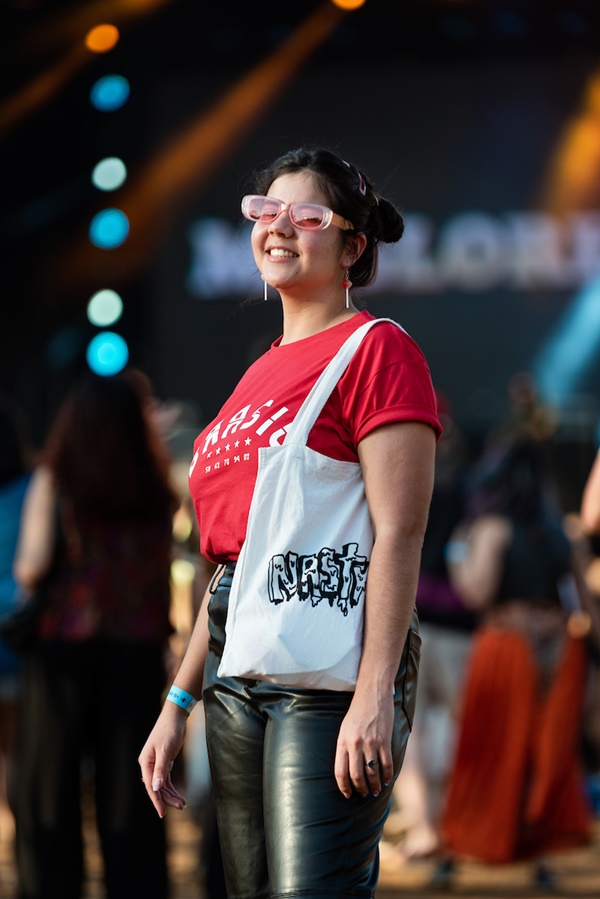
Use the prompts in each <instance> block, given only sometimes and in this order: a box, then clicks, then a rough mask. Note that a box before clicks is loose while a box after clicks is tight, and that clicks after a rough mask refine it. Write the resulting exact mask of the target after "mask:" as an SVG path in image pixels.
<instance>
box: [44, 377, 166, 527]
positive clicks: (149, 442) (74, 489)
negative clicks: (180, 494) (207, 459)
mask: <svg viewBox="0 0 600 899" xmlns="http://www.w3.org/2000/svg"><path fill="white" fill-rule="evenodd" d="M42 460H43V461H44V462H45V463H46V464H47V465H48V467H49V468H50V469H51V471H52V472H53V474H54V477H55V479H56V482H57V485H58V488H59V490H60V492H61V495H63V496H64V497H65V498H67V499H68V500H70V502H71V504H72V508H73V512H74V514H75V517H76V518H77V519H79V520H80V521H81V520H85V521H93V520H115V521H116V520H127V519H137V518H145V517H147V516H154V515H156V516H158V517H162V516H164V515H167V514H171V512H172V510H173V507H174V502H175V494H174V492H173V490H172V487H171V484H170V479H169V460H168V456H167V454H166V450H165V448H164V446H163V444H162V441H161V439H160V437H159V435H158V433H157V432H156V431H155V429H154V427H153V426H152V424H151V422H150V421H149V418H148V415H147V412H146V409H145V400H144V397H143V395H142V393H141V391H140V389H139V384H138V383H137V381H136V380H135V379H132V378H130V377H129V375H128V373H127V372H125V373H122V374H120V375H116V376H114V377H108V378H105V377H100V376H97V375H92V374H89V375H86V376H84V377H83V378H82V379H81V380H80V381H79V382H78V383H77V384H76V385H75V386H74V388H73V389H72V390H71V392H70V394H69V395H68V396H67V398H66V399H65V400H64V401H63V403H62V405H61V407H60V408H59V411H58V414H57V416H56V419H55V421H54V424H53V426H52V428H51V430H50V433H49V435H48V439H47V441H46V446H45V449H44V453H43V456H42Z"/></svg>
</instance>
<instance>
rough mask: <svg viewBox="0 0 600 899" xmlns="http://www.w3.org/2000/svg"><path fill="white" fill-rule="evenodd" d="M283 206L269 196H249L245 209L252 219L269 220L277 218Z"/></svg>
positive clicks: (256, 220)
mask: <svg viewBox="0 0 600 899" xmlns="http://www.w3.org/2000/svg"><path fill="white" fill-rule="evenodd" d="M282 208H283V204H282V203H281V202H280V201H279V200H276V199H274V198H271V197H250V198H249V200H248V202H247V204H246V210H247V213H248V216H249V218H251V219H252V220H253V221H255V222H258V221H263V222H270V221H273V219H275V218H277V216H278V215H279V213H280V212H281V210H282Z"/></svg>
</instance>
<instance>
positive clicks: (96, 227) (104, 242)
mask: <svg viewBox="0 0 600 899" xmlns="http://www.w3.org/2000/svg"><path fill="white" fill-rule="evenodd" d="M128 235H129V219H128V218H127V216H126V215H125V213H124V212H122V211H121V210H120V209H103V210H102V212H98V213H97V214H96V215H95V216H94V218H93V219H92V221H91V222H90V229H89V237H90V240H91V242H92V243H93V244H94V245H95V246H97V247H100V248H101V249H102V250H112V249H114V247H119V246H121V244H122V243H124V242H125V241H126V240H127V237H128Z"/></svg>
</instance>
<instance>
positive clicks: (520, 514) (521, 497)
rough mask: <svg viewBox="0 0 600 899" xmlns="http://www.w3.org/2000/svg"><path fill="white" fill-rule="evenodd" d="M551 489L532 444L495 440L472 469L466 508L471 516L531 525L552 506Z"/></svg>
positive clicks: (540, 456) (546, 471)
mask: <svg viewBox="0 0 600 899" xmlns="http://www.w3.org/2000/svg"><path fill="white" fill-rule="evenodd" d="M551 488H552V480H551V476H550V469H549V466H548V464H547V460H546V457H545V456H544V453H543V451H542V448H541V447H540V446H539V444H538V443H537V442H536V441H534V440H532V439H529V438H527V437H525V438H521V437H516V438H504V439H498V440H496V441H494V442H493V443H491V444H490V445H489V446H488V447H487V448H486V450H485V451H484V453H483V455H482V457H481V458H480V460H479V462H478V463H477V464H476V465H475V466H474V468H473V471H472V476H471V480H470V497H469V509H470V512H471V514H472V515H482V514H486V513H496V514H499V515H506V516H507V517H509V518H510V519H512V520H513V521H522V522H527V523H532V524H533V523H536V522H539V521H541V520H542V519H543V518H544V517H545V515H546V513H547V512H548V511H549V506H550V505H551V504H552V505H553V503H551V502H550V501H551V499H553V495H552V489H551Z"/></svg>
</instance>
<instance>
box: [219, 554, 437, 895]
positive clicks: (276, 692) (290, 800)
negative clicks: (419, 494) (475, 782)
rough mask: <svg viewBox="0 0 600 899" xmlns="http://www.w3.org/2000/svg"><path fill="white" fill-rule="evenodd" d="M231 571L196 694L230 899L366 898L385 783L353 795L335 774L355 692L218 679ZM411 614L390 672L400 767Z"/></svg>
mask: <svg viewBox="0 0 600 899" xmlns="http://www.w3.org/2000/svg"><path fill="white" fill-rule="evenodd" d="M232 573H233V568H232V567H228V568H227V569H226V570H225V572H224V573H223V575H222V576H221V578H220V580H219V583H218V586H217V588H216V590H215V592H214V593H213V595H212V597H211V601H210V605H209V629H210V651H209V655H208V660H207V664H206V669H205V678H204V688H203V698H204V704H205V713H206V729H207V741H208V753H209V758H210V765H211V774H212V779H213V786H214V790H215V794H216V798H217V815H218V827H219V834H220V840H221V850H222V856H223V866H224V872H225V880H226V883H227V892H228V897H229V899H257V897H292V896H302V897H303V899H321V897H322V899H325V897H327V899H336V897H337V899H343V897H344V899H345V897H350V896H352V897H372V896H373V894H374V891H375V887H376V884H377V877H378V872H379V854H378V843H379V840H380V837H381V834H382V831H383V825H384V822H385V819H386V817H387V815H388V812H389V809H390V804H391V797H392V784H391V783H390V784H389V785H388V787H387V788H385V789H383V790H382V792H381V793H380V794H379V796H377V797H374V796H372V795H369V796H367V797H366V798H362V797H361V796H360V795H359V794H358V793H354V794H353V795H352V797H351V798H350V799H346V798H344V796H343V795H342V794H341V793H340V791H339V789H338V786H337V783H336V780H335V777H334V772H333V766H334V758H335V751H336V742H337V737H338V733H339V729H340V725H341V723H342V720H343V718H344V716H345V714H346V712H347V710H348V707H349V705H350V702H351V700H352V695H353V694H352V693H349V692H333V691H319V690H303V689H296V688H290V687H280V686H274V685H273V684H270V683H267V682H264V681H255V680H249V679H246V678H233V677H228V678H219V677H218V676H217V668H218V665H219V658H220V655H221V652H222V647H223V643H224V635H225V618H226V614H227V601H228V597H229V589H230V587H231V577H232ZM420 642H421V641H420V637H419V634H418V620H417V617H416V613H415V615H414V616H413V622H412V627H411V630H410V631H409V635H408V638H407V641H406V645H405V647H404V652H403V655H402V661H401V664H400V668H399V671H398V676H397V678H396V689H395V709H396V715H395V726H394V734H393V755H394V773H395V776H396V775H397V774H398V772H399V770H400V766H401V764H402V760H403V758H404V752H405V749H406V743H407V740H408V735H409V731H410V728H411V725H412V717H413V713H414V706H415V690H416V680H417V670H418V664H419V656H420Z"/></svg>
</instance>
